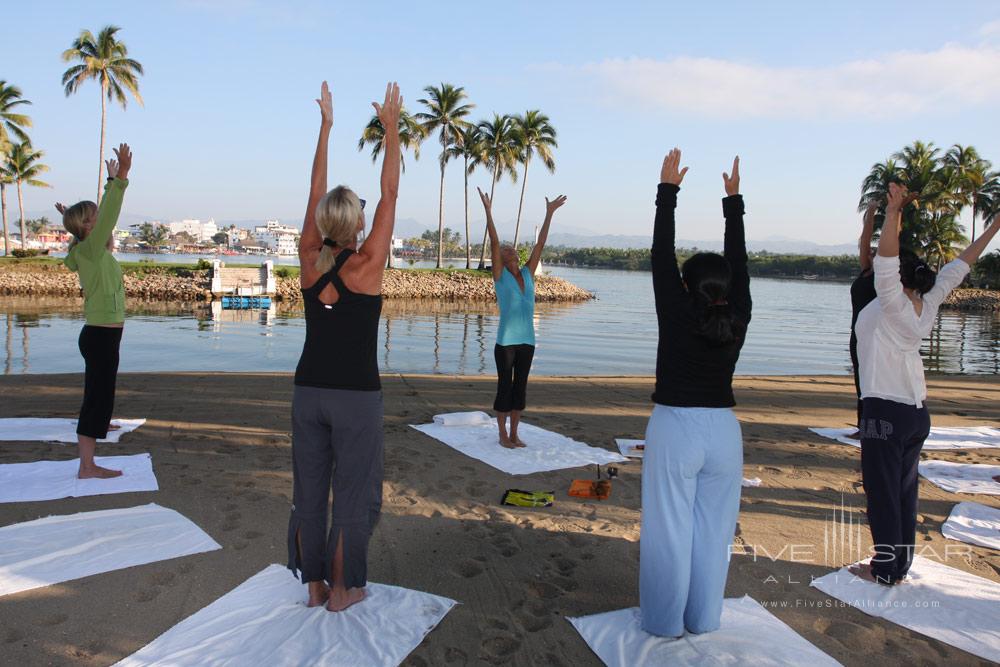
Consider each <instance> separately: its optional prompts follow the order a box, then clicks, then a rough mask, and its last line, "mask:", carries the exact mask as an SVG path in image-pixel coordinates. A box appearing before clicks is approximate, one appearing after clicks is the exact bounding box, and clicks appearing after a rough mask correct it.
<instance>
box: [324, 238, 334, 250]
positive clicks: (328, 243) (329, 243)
mask: <svg viewBox="0 0 1000 667" xmlns="http://www.w3.org/2000/svg"><path fill="white" fill-rule="evenodd" d="M323 245H325V246H327V247H328V248H336V247H337V244H336V243H334V242H333V239H323Z"/></svg>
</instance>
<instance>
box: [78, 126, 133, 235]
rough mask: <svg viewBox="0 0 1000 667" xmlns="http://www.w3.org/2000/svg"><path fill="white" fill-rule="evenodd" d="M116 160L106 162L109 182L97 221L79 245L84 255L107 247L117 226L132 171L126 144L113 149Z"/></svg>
mask: <svg viewBox="0 0 1000 667" xmlns="http://www.w3.org/2000/svg"><path fill="white" fill-rule="evenodd" d="M114 151H115V157H116V158H117V159H116V160H106V161H105V164H106V165H107V166H108V176H109V178H110V180H109V181H108V184H107V185H105V186H104V197H102V198H101V205H100V206H99V207H98V208H97V221H96V222H95V223H94V228H93V229H91V230H90V233H89V234H87V238H85V239H84V240H83V241H82V242H81V243H80V250H79V251H78V252H83V253H85V254H93V253H98V252H100V251H102V250H104V248H106V247H107V245H108V240H109V239H110V238H111V233H112V232H113V231H114V230H115V225H117V224H118V215H119V214H120V213H121V210H122V200H124V198H125V188H127V187H128V173H129V170H131V169H132V150H131V149H130V148H129V147H128V144H119V146H118V148H116V149H114Z"/></svg>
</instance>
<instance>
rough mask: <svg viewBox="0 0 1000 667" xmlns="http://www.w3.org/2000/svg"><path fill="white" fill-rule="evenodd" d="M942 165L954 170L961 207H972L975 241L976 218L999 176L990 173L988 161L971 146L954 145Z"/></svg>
mask: <svg viewBox="0 0 1000 667" xmlns="http://www.w3.org/2000/svg"><path fill="white" fill-rule="evenodd" d="M943 161H944V164H946V165H947V166H949V167H951V168H952V169H954V170H955V172H956V176H957V178H958V192H957V193H956V194H957V195H958V196H959V197H960V199H961V202H962V205H963V206H972V240H973V241H975V240H976V218H977V217H979V214H980V213H981V212H982V211H983V204H984V203H985V198H986V197H987V194H988V193H989V191H990V189H991V187H992V184H991V182H992V181H997V180H1000V174H998V173H997V172H990V167H992V165H991V164H990V162H989V160H984V159H983V158H981V157H980V156H979V153H978V152H977V151H976V149H975V148H973V147H972V146H962V145H961V144H955V145H954V146H952V147H951V148H950V149H948V152H947V153H945V156H944V160H943Z"/></svg>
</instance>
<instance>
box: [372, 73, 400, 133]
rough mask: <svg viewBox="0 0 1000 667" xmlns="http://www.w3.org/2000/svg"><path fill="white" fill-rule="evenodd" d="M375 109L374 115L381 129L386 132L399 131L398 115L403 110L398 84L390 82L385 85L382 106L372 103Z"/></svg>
mask: <svg viewBox="0 0 1000 667" xmlns="http://www.w3.org/2000/svg"><path fill="white" fill-rule="evenodd" d="M372 106H373V107H375V115H376V116H378V119H379V122H380V123H382V127H383V128H384V129H385V130H386V131H388V130H389V128H396V130H397V131H398V129H399V114H400V113H401V111H402V108H403V96H402V95H400V94H399V84H398V83H396V82H395V81H390V82H389V83H387V84H386V85H385V100H384V101H383V102H382V104H379V103H378V102H372Z"/></svg>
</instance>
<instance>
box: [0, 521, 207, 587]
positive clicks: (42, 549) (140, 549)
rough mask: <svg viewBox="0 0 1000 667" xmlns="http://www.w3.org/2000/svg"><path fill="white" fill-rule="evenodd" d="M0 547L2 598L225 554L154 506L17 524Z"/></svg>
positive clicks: (1, 534) (3, 533)
mask: <svg viewBox="0 0 1000 667" xmlns="http://www.w3.org/2000/svg"><path fill="white" fill-rule="evenodd" d="M0 545H2V547H0V595H10V594H11V593H18V592H20V591H28V590H31V589H33V588H42V587H43V586H51V585H52V584H58V583H60V582H63V581H71V580H73V579H80V578H81V577H89V576H91V575H93V574H100V573H101V572H111V571H113V570H120V569H122V568H126V567H132V566H134V565H144V564H146V563H155V562H156V561H161V560H167V559H169V558H178V557H180V556H189V555H191V554H197V553H201V552H203V551H214V550H215V549H221V548H222V547H220V546H219V545H218V544H217V543H216V542H215V540H213V539H212V538H211V537H209V536H208V535H207V534H205V532H204V531H202V530H201V528H199V527H198V526H196V525H194V524H193V523H192V522H191V521H189V520H188V519H186V518H184V517H183V516H182V515H180V514H178V513H177V512H175V511H174V510H171V509H167V508H165V507H160V506H159V505H156V504H154V503H150V504H149V505H140V506H138V507H129V508H128V509H114V510H100V511H97V512H81V513H79V514H69V515H66V516H49V517H45V518H44V519H36V520H35V521H28V522H26V523H15V524H13V525H11V526H4V527H2V528H0Z"/></svg>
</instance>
